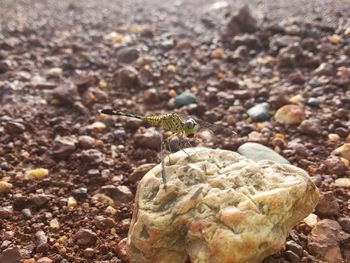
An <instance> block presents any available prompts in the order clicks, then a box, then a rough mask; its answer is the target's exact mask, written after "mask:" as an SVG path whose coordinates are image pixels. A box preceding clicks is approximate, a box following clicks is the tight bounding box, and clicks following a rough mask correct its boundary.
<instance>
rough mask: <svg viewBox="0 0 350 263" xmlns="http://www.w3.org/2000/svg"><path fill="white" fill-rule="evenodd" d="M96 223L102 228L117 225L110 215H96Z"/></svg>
mask: <svg viewBox="0 0 350 263" xmlns="http://www.w3.org/2000/svg"><path fill="white" fill-rule="evenodd" d="M95 225H96V226H97V228H99V229H101V230H108V229H110V228H112V227H115V226H116V222H115V221H114V220H113V218H110V217H104V216H96V217H95Z"/></svg>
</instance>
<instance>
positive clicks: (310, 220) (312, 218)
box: [304, 213, 318, 228]
mask: <svg viewBox="0 0 350 263" xmlns="http://www.w3.org/2000/svg"><path fill="white" fill-rule="evenodd" d="M317 222H318V217H317V215H315V214H312V213H311V214H310V215H308V216H307V217H306V218H304V223H305V224H306V225H307V226H309V227H310V228H313V227H314V226H316V224H317Z"/></svg>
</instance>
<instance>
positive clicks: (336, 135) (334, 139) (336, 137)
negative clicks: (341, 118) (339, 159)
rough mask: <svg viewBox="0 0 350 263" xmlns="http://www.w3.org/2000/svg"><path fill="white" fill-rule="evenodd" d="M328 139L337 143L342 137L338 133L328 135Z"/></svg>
mask: <svg viewBox="0 0 350 263" xmlns="http://www.w3.org/2000/svg"><path fill="white" fill-rule="evenodd" d="M328 139H329V140H330V141H332V142H337V141H339V140H340V136H339V135H338V134H336V133H330V134H328Z"/></svg>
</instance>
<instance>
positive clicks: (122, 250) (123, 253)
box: [116, 238, 160, 263]
mask: <svg viewBox="0 0 350 263" xmlns="http://www.w3.org/2000/svg"><path fill="white" fill-rule="evenodd" d="M126 247H127V238H123V239H122V240H120V241H119V243H118V244H117V247H116V253H117V256H118V257H119V258H121V259H123V261H124V262H127V261H128V260H127V250H126ZM140 263H141V262H140ZM159 263H160V262H159Z"/></svg>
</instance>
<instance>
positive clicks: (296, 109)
mask: <svg viewBox="0 0 350 263" xmlns="http://www.w3.org/2000/svg"><path fill="white" fill-rule="evenodd" d="M304 118H305V113H304V110H303V108H302V107H301V106H299V105H285V106H283V107H281V108H279V109H278V110H277V112H276V113H275V120H276V121H279V122H282V123H285V124H291V125H292V124H299V123H301V122H302V121H303V120H304Z"/></svg>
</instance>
